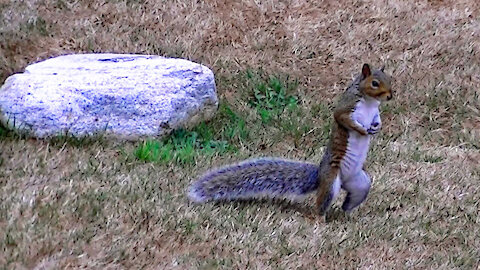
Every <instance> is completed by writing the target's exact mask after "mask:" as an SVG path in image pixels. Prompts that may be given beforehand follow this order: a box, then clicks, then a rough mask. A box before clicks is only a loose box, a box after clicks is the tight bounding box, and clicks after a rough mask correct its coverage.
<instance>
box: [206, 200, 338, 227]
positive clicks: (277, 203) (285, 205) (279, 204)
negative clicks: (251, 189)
mask: <svg viewBox="0 0 480 270" xmlns="http://www.w3.org/2000/svg"><path fill="white" fill-rule="evenodd" d="M227 204H231V205H232V206H234V207H236V208H240V209H245V208H248V207H252V205H259V207H261V206H268V207H272V208H278V209H279V211H282V212H289V211H293V212H297V213H298V214H300V215H301V216H303V217H304V218H306V219H308V220H310V221H321V220H324V221H326V222H330V221H332V220H339V219H344V218H345V214H344V212H343V211H341V210H340V209H338V208H333V207H332V209H330V211H329V212H328V213H327V215H326V216H325V217H324V218H323V217H321V216H320V215H319V214H318V213H317V212H316V211H315V210H314V209H315V208H314V207H313V206H312V205H309V204H306V203H302V202H297V201H289V200H282V199H239V200H235V201H217V202H215V205H227Z"/></svg>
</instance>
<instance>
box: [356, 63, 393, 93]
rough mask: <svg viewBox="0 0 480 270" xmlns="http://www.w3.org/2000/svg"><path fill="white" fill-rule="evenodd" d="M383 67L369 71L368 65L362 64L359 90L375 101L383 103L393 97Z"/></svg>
mask: <svg viewBox="0 0 480 270" xmlns="http://www.w3.org/2000/svg"><path fill="white" fill-rule="evenodd" d="M383 69H384V67H382V68H380V69H378V70H373V72H372V70H371V69H370V65H369V64H363V67H362V74H361V79H360V84H359V90H360V91H362V92H363V93H365V94H366V95H368V96H371V97H373V98H375V99H378V100H381V101H385V100H390V99H392V97H393V92H392V86H391V84H390V82H391V78H390V76H388V75H387V74H385V73H384V72H383Z"/></svg>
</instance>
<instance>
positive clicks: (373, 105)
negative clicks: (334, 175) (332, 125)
mask: <svg viewBox="0 0 480 270" xmlns="http://www.w3.org/2000/svg"><path fill="white" fill-rule="evenodd" d="M379 105H380V102H379V101H377V100H374V99H368V100H366V99H362V100H360V101H359V102H358V103H357V105H356V106H355V110H354V111H353V113H352V119H353V120H355V121H357V122H358V123H359V124H360V125H362V126H363V128H365V130H367V129H369V128H370V126H371V125H372V122H373V121H374V118H375V117H376V116H377V117H378V116H379V110H378V106H379ZM369 145H370V135H367V136H364V135H361V134H359V133H358V132H356V131H349V134H348V141H347V150H346V152H345V156H344V157H343V159H342V162H341V163H340V170H341V177H342V180H343V181H345V180H347V179H349V178H350V177H352V176H355V175H356V174H357V173H359V172H360V171H361V170H362V168H363V163H364V162H365V160H366V159H367V153H368V148H369Z"/></svg>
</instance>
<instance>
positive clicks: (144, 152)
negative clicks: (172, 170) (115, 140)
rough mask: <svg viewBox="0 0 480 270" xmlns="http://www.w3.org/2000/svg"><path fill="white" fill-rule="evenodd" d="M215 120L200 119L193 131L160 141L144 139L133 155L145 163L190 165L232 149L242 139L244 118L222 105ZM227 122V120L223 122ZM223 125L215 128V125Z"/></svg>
mask: <svg viewBox="0 0 480 270" xmlns="http://www.w3.org/2000/svg"><path fill="white" fill-rule="evenodd" d="M217 118H218V119H216V120H217V122H212V123H209V124H207V123H205V122H202V123H200V124H199V125H198V126H196V127H195V128H194V129H192V130H187V129H183V128H182V129H178V130H175V131H173V132H172V133H171V134H170V136H168V137H166V138H164V139H162V140H147V141H144V142H143V143H141V144H140V146H138V147H137V148H136V150H135V157H136V158H137V159H138V160H142V161H146V162H160V163H170V162H175V163H177V164H191V163H193V162H194V161H195V158H196V157H198V156H200V155H203V156H212V155H214V154H224V153H227V152H235V151H236V147H235V143H236V142H238V141H242V140H245V139H246V137H247V136H248V132H247V131H246V129H245V121H244V120H243V119H242V118H240V117H239V116H238V115H237V114H236V113H234V112H233V111H232V110H231V109H230V108H228V107H227V106H222V108H221V110H220V113H219V116H218V117H217ZM224 122H226V123H224ZM219 124H220V125H221V124H225V125H223V126H221V127H219V128H218V129H219V130H221V132H219V133H218V135H217V133H216V132H215V130H218V129H216V128H215V126H218V125H219Z"/></svg>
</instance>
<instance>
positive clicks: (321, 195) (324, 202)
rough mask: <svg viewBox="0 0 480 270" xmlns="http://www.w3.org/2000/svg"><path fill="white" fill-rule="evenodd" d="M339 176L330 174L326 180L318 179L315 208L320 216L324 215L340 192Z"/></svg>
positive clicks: (336, 173) (333, 173)
mask: <svg viewBox="0 0 480 270" xmlns="http://www.w3.org/2000/svg"><path fill="white" fill-rule="evenodd" d="M340 186H341V182H340V174H339V173H338V172H330V173H329V174H328V175H327V176H326V178H324V179H322V178H320V183H319V187H318V196H317V208H318V211H319V214H320V215H321V216H323V215H325V214H326V213H327V211H328V209H329V208H330V205H331V204H332V202H333V200H334V199H335V197H337V195H338V192H339V191H340Z"/></svg>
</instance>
